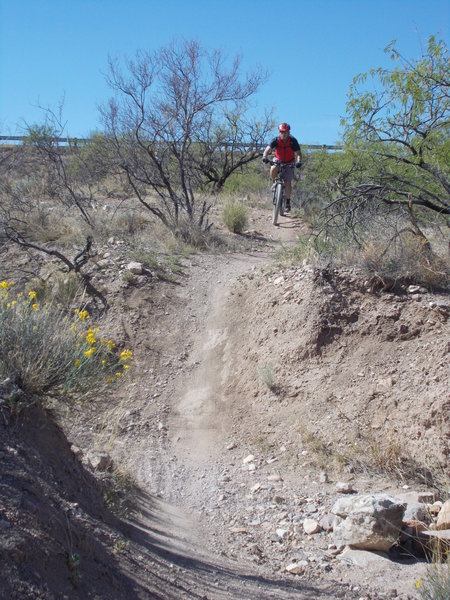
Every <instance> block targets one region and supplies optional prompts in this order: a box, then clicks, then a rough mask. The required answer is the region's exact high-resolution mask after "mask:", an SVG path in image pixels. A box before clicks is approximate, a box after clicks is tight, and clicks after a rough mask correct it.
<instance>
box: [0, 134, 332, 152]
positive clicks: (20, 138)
mask: <svg viewBox="0 0 450 600" xmlns="http://www.w3.org/2000/svg"><path fill="white" fill-rule="evenodd" d="M28 139H29V137H28V136H26V135H0V147H1V146H2V145H3V146H8V145H13V146H17V145H20V144H23V143H24V142H25V141H26V140H28ZM51 140H52V142H56V143H58V144H61V145H62V146H65V145H69V144H77V143H83V144H84V143H88V142H90V141H91V140H90V138H67V137H65V138H64V137H53V138H51ZM300 146H301V147H302V148H308V149H309V150H342V146H334V145H332V146H330V145H328V144H300ZM242 148H245V145H244V144H243V145H242ZM264 148H265V146H261V152H262V151H263V150H264Z"/></svg>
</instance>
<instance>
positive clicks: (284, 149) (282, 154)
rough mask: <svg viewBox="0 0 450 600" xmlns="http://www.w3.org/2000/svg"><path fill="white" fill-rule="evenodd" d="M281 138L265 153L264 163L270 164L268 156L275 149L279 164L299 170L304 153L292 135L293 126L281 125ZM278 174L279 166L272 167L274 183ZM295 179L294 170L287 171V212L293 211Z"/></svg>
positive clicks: (271, 173)
mask: <svg viewBox="0 0 450 600" xmlns="http://www.w3.org/2000/svg"><path fill="white" fill-rule="evenodd" d="M278 131H279V137H276V138H274V139H273V140H272V141H271V142H270V144H269V145H268V146H266V149H265V150H264V153H263V162H264V163H268V162H269V158H268V155H269V154H270V153H271V152H272V150H274V149H275V159H276V160H277V161H279V162H284V163H294V161H295V166H296V167H297V168H300V167H301V166H302V151H301V149H300V144H299V143H298V141H297V140H296V138H295V137H294V136H292V135H291V134H290V131H291V126H290V125H289V124H288V123H281V124H280V125H279V126H278ZM277 173H278V166H277V165H272V167H271V168H270V176H271V177H272V181H273V182H275V177H276V176H277ZM293 178H294V171H293V169H286V170H285V177H284V182H285V186H286V187H285V192H286V212H289V211H290V210H291V190H292V179H293Z"/></svg>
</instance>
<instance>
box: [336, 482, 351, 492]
mask: <svg viewBox="0 0 450 600" xmlns="http://www.w3.org/2000/svg"><path fill="white" fill-rule="evenodd" d="M336 491H337V492H340V493H341V494H353V493H354V491H355V490H354V489H353V486H352V484H351V483H349V482H347V481H338V482H337V483H336Z"/></svg>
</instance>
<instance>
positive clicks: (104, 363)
mask: <svg viewBox="0 0 450 600" xmlns="http://www.w3.org/2000/svg"><path fill="white" fill-rule="evenodd" d="M105 365H106V360H105V359H103V360H102V367H104V366H105Z"/></svg>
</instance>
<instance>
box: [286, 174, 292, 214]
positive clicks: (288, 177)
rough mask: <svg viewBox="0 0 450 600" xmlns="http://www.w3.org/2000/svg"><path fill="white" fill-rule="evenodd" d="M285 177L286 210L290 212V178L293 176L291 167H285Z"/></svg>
mask: <svg viewBox="0 0 450 600" xmlns="http://www.w3.org/2000/svg"><path fill="white" fill-rule="evenodd" d="M286 171H287V172H286V177H285V182H284V183H285V190H284V192H285V194H286V212H290V210H291V192H292V179H293V178H294V173H293V171H292V169H286Z"/></svg>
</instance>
